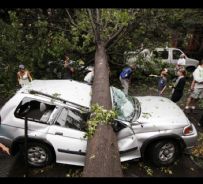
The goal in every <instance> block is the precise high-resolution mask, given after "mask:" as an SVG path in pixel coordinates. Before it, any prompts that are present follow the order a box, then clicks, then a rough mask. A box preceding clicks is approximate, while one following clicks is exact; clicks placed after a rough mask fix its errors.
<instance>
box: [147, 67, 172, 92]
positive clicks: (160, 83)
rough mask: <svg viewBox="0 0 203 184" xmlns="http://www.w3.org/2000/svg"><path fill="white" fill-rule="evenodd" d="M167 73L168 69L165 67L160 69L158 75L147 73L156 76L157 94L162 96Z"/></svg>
mask: <svg viewBox="0 0 203 184" xmlns="http://www.w3.org/2000/svg"><path fill="white" fill-rule="evenodd" d="M167 74H168V69H167V68H163V69H161V71H160V76H158V75H153V74H151V75H149V76H150V77H158V78H159V80H158V96H162V95H163V93H164V91H165V89H166V86H167Z"/></svg>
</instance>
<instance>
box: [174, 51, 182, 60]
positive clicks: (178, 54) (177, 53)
mask: <svg viewBox="0 0 203 184" xmlns="http://www.w3.org/2000/svg"><path fill="white" fill-rule="evenodd" d="M181 54H182V52H180V51H179V50H173V59H179V58H180V55H181Z"/></svg>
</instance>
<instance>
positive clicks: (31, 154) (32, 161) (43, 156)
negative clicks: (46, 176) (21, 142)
mask: <svg viewBox="0 0 203 184" xmlns="http://www.w3.org/2000/svg"><path fill="white" fill-rule="evenodd" d="M27 153H28V155H27V158H28V164H29V165H30V166H33V167H44V166H46V165H49V164H51V163H52V161H53V154H52V152H51V150H50V148H49V147H48V146H46V145H45V144H42V143H35V142H33V143H29V144H28V151H27Z"/></svg>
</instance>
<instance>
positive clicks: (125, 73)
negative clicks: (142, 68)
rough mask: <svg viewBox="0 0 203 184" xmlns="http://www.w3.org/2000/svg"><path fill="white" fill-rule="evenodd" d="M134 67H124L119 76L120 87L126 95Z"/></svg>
mask: <svg viewBox="0 0 203 184" xmlns="http://www.w3.org/2000/svg"><path fill="white" fill-rule="evenodd" d="M135 68H136V65H135V64H132V65H130V66H128V67H125V68H124V69H123V70H122V72H121V73H120V75H119V80H120V81H121V85H122V87H123V91H124V93H125V94H126V95H128V89H129V85H130V81H131V76H132V73H133V71H134V70H135Z"/></svg>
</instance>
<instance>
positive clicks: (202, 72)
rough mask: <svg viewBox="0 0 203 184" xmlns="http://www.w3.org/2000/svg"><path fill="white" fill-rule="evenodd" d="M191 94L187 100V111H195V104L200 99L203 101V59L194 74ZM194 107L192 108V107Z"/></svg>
mask: <svg viewBox="0 0 203 184" xmlns="http://www.w3.org/2000/svg"><path fill="white" fill-rule="evenodd" d="M191 91H192V92H191V94H190V96H189V98H188V99H187V103H186V107H185V109H189V108H190V107H191V108H192V109H195V104H196V103H197V101H198V100H199V99H203V59H202V60H201V61H200V63H199V66H198V67H197V68H196V69H195V71H194V72H193V81H192V84H191ZM191 105H192V106H191Z"/></svg>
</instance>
